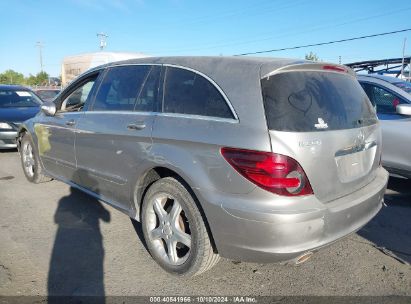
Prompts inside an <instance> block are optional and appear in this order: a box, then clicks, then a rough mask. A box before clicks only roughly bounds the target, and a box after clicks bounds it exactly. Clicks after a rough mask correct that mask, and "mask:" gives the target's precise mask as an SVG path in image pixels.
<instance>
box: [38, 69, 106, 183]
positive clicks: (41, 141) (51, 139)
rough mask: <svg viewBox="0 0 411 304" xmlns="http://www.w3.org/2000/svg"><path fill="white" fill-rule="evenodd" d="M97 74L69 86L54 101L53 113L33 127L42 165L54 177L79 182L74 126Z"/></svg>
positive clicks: (86, 76)
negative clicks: (54, 112)
mask: <svg viewBox="0 0 411 304" xmlns="http://www.w3.org/2000/svg"><path fill="white" fill-rule="evenodd" d="M98 75H99V72H98V71H96V72H93V73H91V74H88V75H85V76H84V77H82V78H80V79H79V80H78V81H76V82H75V83H73V84H72V85H70V86H69V87H68V88H67V89H66V90H65V92H63V93H62V95H61V96H60V98H59V99H58V100H56V103H57V113H56V114H55V115H54V116H45V117H44V119H43V120H42V123H41V124H37V125H36V126H35V132H36V135H37V138H38V150H39V155H40V158H41V160H42V163H43V166H44V167H45V169H46V170H47V171H48V172H50V173H51V174H52V175H55V176H56V177H59V178H62V179H65V180H68V181H74V182H76V183H78V182H79V180H78V177H77V176H76V170H77V164H76V157H75V150H74V142H75V137H76V129H77V123H78V121H79V118H80V117H81V116H82V115H83V113H84V111H83V108H84V105H85V103H86V102H87V101H88V100H89V99H90V97H91V95H92V93H93V91H94V88H95V87H96V85H95V84H96V79H97V77H98Z"/></svg>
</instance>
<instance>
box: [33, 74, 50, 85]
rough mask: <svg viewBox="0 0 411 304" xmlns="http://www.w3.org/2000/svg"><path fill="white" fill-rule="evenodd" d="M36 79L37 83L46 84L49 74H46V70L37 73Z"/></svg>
mask: <svg viewBox="0 0 411 304" xmlns="http://www.w3.org/2000/svg"><path fill="white" fill-rule="evenodd" d="M36 79H37V83H36V84H37V85H43V86H44V85H47V84H48V82H49V74H47V73H46V72H44V71H43V72H40V73H37V75H36Z"/></svg>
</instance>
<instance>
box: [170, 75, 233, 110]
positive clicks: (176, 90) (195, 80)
mask: <svg viewBox="0 0 411 304" xmlns="http://www.w3.org/2000/svg"><path fill="white" fill-rule="evenodd" d="M164 89H165V92H164V104H163V111H164V112H166V113H180V114H191V115H202V116H213V117H221V118H233V114H232V113H231V110H230V108H229V107H228V105H227V103H226V101H225V99H224V97H223V96H222V95H221V94H220V92H219V91H218V90H217V88H216V87H215V86H214V85H213V84H212V83H210V81H208V80H207V79H206V78H204V77H203V76H201V75H199V74H197V73H194V72H191V71H188V70H185V69H179V68H173V67H167V72H166V80H165V87H164Z"/></svg>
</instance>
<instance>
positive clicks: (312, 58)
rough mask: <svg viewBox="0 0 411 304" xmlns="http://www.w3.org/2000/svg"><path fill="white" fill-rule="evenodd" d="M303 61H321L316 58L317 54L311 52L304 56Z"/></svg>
mask: <svg viewBox="0 0 411 304" xmlns="http://www.w3.org/2000/svg"><path fill="white" fill-rule="evenodd" d="M305 59H306V60H311V61H321V59H320V58H319V57H318V56H317V54H316V53H313V52H310V53H309V54H305Z"/></svg>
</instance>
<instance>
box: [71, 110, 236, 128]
mask: <svg viewBox="0 0 411 304" xmlns="http://www.w3.org/2000/svg"><path fill="white" fill-rule="evenodd" d="M84 113H85V114H86V115H96V114H108V115H110V114H122V115H138V116H165V117H176V118H177V117H178V118H187V119H199V120H210V121H220V122H229V123H239V120H236V119H234V118H222V117H215V116H204V115H194V114H181V113H163V112H140V111H134V112H133V111H87V112H84ZM77 130H78V129H77Z"/></svg>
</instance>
